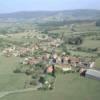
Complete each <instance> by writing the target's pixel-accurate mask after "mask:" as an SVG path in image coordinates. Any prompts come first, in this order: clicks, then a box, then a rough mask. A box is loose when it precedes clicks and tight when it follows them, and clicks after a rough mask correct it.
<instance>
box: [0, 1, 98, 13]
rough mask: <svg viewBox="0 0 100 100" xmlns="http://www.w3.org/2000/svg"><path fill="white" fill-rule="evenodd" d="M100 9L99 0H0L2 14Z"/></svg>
mask: <svg viewBox="0 0 100 100" xmlns="http://www.w3.org/2000/svg"><path fill="white" fill-rule="evenodd" d="M81 9H82V10H100V1H99V0H62V1H60V0H28V1H25V0H14V1H12V0H3V1H2V0H0V14H2V13H13V12H23V11H25V12H29V11H64V10H81Z"/></svg>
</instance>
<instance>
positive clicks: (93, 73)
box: [85, 69, 100, 80]
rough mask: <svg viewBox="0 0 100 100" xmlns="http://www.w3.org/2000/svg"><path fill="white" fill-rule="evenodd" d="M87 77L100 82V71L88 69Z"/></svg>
mask: <svg viewBox="0 0 100 100" xmlns="http://www.w3.org/2000/svg"><path fill="white" fill-rule="evenodd" d="M85 77H88V78H93V79H96V80H100V71H99V70H94V69H87V71H86V74H85Z"/></svg>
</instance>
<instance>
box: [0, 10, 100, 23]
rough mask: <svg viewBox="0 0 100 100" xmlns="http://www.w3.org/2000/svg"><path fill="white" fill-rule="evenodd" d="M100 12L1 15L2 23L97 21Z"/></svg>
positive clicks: (72, 11) (80, 11)
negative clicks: (22, 21) (19, 21)
mask: <svg viewBox="0 0 100 100" xmlns="http://www.w3.org/2000/svg"><path fill="white" fill-rule="evenodd" d="M99 18H100V10H64V11H22V12H14V13H5V14H0V21H2V20H3V21H11V20H13V21H16V20H17V21H18V20H34V21H37V20H38V21H64V20H97V19H99Z"/></svg>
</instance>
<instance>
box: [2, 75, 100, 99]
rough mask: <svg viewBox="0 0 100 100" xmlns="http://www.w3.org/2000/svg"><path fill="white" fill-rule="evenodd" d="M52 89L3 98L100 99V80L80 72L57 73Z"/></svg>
mask: <svg viewBox="0 0 100 100" xmlns="http://www.w3.org/2000/svg"><path fill="white" fill-rule="evenodd" d="M55 84H56V85H55V89H54V90H52V91H33V92H26V93H21V94H13V95H9V96H6V97H4V98H2V99H1V100H13V99H14V100H67V99H68V100H99V99H100V88H99V86H100V82H99V81H97V80H92V79H86V78H82V77H80V76H79V75H78V74H66V75H57V79H56V83H55Z"/></svg>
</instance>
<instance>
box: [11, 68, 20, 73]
mask: <svg viewBox="0 0 100 100" xmlns="http://www.w3.org/2000/svg"><path fill="white" fill-rule="evenodd" d="M13 72H14V73H21V69H20V68H17V69H15V70H14V71H13Z"/></svg>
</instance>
